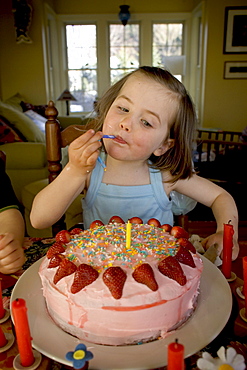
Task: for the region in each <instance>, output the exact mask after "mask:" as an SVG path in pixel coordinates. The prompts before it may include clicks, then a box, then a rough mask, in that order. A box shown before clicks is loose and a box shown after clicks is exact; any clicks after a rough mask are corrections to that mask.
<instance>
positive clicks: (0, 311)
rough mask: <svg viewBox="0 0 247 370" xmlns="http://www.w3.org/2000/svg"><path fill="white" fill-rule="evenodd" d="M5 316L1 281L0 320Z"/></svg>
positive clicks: (0, 282)
mask: <svg viewBox="0 0 247 370" xmlns="http://www.w3.org/2000/svg"><path fill="white" fill-rule="evenodd" d="M4 315H5V309H4V308H3V295H2V281H1V280H0V319H2V318H3V317H4Z"/></svg>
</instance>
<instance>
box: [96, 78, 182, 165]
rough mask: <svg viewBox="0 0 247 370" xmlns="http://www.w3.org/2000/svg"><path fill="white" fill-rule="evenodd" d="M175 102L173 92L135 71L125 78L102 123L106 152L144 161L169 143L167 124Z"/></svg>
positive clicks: (167, 146)
mask: <svg viewBox="0 0 247 370" xmlns="http://www.w3.org/2000/svg"><path fill="white" fill-rule="evenodd" d="M177 108H178V103H177V100H176V97H175V94H174V93H173V92H171V91H170V90H168V89H167V88H166V87H165V86H163V85H161V84H160V83H158V82H156V81H153V80H152V79H151V78H148V77H146V76H143V75H142V74H141V73H136V74H134V75H132V76H130V77H129V78H128V80H127V81H126V82H125V84H124V86H123V87H122V89H121V91H120V93H119V95H118V96H117V98H116V99H115V100H114V102H113V103H112V105H111V107H110V109H109V110H108V113H107V115H106V118H105V121H104V124H103V129H102V131H103V134H108V135H115V139H103V140H104V145H105V148H106V151H107V153H108V154H109V155H110V156H111V157H113V158H115V159H118V160H129V161H133V160H134V161H139V160H141V161H145V160H147V159H148V158H149V157H150V155H151V154H152V153H153V154H155V155H156V156H160V155H162V154H164V153H165V152H166V150H168V149H169V148H170V147H171V146H172V145H173V140H171V139H168V138H169V127H171V124H172V123H173V121H174V119H175V115H176V112H177Z"/></svg>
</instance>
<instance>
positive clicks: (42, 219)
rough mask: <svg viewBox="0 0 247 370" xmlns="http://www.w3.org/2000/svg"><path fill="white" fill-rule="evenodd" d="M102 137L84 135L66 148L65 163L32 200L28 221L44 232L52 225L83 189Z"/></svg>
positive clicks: (95, 134) (87, 133)
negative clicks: (56, 175) (67, 153)
mask: <svg viewBox="0 0 247 370" xmlns="http://www.w3.org/2000/svg"><path fill="white" fill-rule="evenodd" d="M101 137H102V133H101V132H97V133H95V132H94V131H93V130H89V131H87V132H86V133H85V134H83V135H81V136H80V137H79V138H77V139H76V140H74V141H73V142H72V143H71V144H70V146H69V162H68V164H67V165H66V166H65V167H64V169H63V170H62V172H61V173H60V174H59V176H58V177H56V179H55V180H53V181H52V182H51V183H50V184H49V185H48V186H46V187H45V188H44V189H43V190H42V191H41V192H39V193H38V194H37V195H36V197H35V198H34V201H33V205H32V210H31V214H30V220H31V223H32V226H33V227H35V228H37V229H44V228H46V227H49V226H51V225H53V224H54V223H55V222H56V221H58V220H59V219H60V218H61V217H62V215H63V214H64V213H65V211H66V210H67V208H68V207H69V206H70V204H71V203H72V202H73V200H74V199H75V198H76V197H77V195H78V194H80V193H81V192H82V190H83V189H84V188H85V186H86V185H87V181H88V179H89V176H90V172H91V171H92V170H93V168H94V166H95V163H96V160H97V158H98V155H99V153H98V149H99V148H100V146H101V141H100V139H101Z"/></svg>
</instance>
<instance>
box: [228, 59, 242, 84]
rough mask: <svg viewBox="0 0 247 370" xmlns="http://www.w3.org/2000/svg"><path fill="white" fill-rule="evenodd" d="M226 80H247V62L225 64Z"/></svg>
mask: <svg viewBox="0 0 247 370" xmlns="http://www.w3.org/2000/svg"><path fill="white" fill-rule="evenodd" d="M224 78H225V79H234V80H235V79H239V78H241V79H242V78H247V61H244V62H242V61H241V62H225V68H224Z"/></svg>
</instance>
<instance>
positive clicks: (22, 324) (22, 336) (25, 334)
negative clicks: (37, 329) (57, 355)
mask: <svg viewBox="0 0 247 370" xmlns="http://www.w3.org/2000/svg"><path fill="white" fill-rule="evenodd" d="M12 313H13V318H14V325H15V332H16V338H17V345H18V350H19V353H20V362H21V365H22V366H24V367H28V366H31V365H32V364H33V363H34V360H35V359H34V355H33V351H32V344H31V339H32V338H31V335H30V329H29V324H28V318H27V308H26V302H25V300H24V299H22V298H17V299H16V300H15V301H13V302H12Z"/></svg>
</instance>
